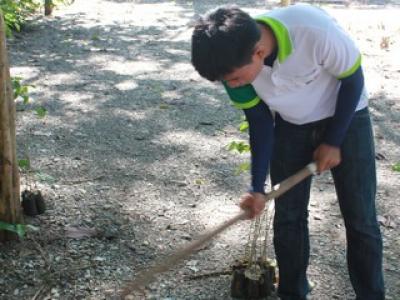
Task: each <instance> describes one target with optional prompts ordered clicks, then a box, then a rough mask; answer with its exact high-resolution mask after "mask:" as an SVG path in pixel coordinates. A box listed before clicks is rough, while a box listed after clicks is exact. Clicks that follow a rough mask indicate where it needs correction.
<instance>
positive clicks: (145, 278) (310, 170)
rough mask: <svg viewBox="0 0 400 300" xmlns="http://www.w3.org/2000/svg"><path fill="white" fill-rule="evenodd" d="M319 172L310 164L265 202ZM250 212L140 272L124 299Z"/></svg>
mask: <svg viewBox="0 0 400 300" xmlns="http://www.w3.org/2000/svg"><path fill="white" fill-rule="evenodd" d="M316 170H317V167H316V165H315V163H310V164H309V165H307V166H306V167H305V168H303V169H301V170H300V171H299V172H297V173H296V174H294V175H292V176H290V177H288V178H287V179H285V180H284V181H282V182H281V183H280V184H279V185H278V186H275V189H274V190H272V191H271V192H270V193H268V194H266V195H265V201H269V200H271V199H274V198H277V197H279V196H281V195H282V194H283V193H285V192H286V191H288V190H289V189H291V188H292V187H294V186H295V185H296V184H298V183H299V182H301V181H302V180H303V179H305V178H307V177H308V176H310V175H312V174H314V173H315V172H316ZM248 216H249V213H248V211H241V212H240V213H238V214H237V215H236V216H234V217H232V218H231V219H229V220H227V221H225V222H224V223H222V224H220V225H218V226H217V227H215V228H214V229H213V230H211V231H210V232H208V233H204V234H202V235H201V236H200V237H199V238H198V239H197V240H195V241H193V242H191V243H189V244H188V245H187V246H185V247H183V248H181V249H179V250H177V251H175V253H173V254H171V255H170V256H168V257H166V258H164V259H162V260H161V261H160V262H158V263H156V264H155V265H154V266H153V267H151V268H150V269H148V270H145V271H142V272H140V273H139V274H138V275H137V276H136V278H135V279H134V280H133V281H131V282H129V283H128V284H127V285H126V287H125V288H124V289H123V291H122V294H121V296H122V299H129V297H128V296H129V295H130V294H131V293H132V292H134V291H140V290H142V289H143V288H144V287H145V286H146V285H148V284H149V283H151V282H152V281H154V280H155V278H156V275H157V274H160V273H163V272H165V271H168V270H169V269H171V268H172V267H174V266H175V265H176V264H177V263H178V262H179V261H181V260H184V259H185V258H187V257H188V256H190V255H191V254H193V253H194V252H196V251H197V250H198V249H199V248H200V247H201V246H203V244H205V243H206V242H208V241H210V240H211V239H212V238H214V237H215V236H216V235H218V234H220V233H221V232H223V231H224V230H225V229H227V228H228V227H230V226H232V225H234V224H236V223H237V222H238V221H240V220H244V219H248Z"/></svg>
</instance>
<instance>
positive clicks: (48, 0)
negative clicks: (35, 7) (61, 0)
mask: <svg viewBox="0 0 400 300" xmlns="http://www.w3.org/2000/svg"><path fill="white" fill-rule="evenodd" d="M53 8H54V4H53V1H52V0H45V1H44V15H45V16H50V15H51V13H52V12H53Z"/></svg>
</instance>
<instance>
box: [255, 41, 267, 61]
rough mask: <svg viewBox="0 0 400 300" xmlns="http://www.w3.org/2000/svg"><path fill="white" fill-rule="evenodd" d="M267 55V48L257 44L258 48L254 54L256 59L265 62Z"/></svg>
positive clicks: (256, 47)
mask: <svg viewBox="0 0 400 300" xmlns="http://www.w3.org/2000/svg"><path fill="white" fill-rule="evenodd" d="M265 54H266V49H265V47H264V46H263V45H261V44H260V43H258V44H256V46H255V48H254V54H253V55H256V57H257V58H258V59H262V60H264V58H265Z"/></svg>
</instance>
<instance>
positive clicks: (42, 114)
mask: <svg viewBox="0 0 400 300" xmlns="http://www.w3.org/2000/svg"><path fill="white" fill-rule="evenodd" d="M35 111H36V114H37V115H38V117H39V118H44V117H45V116H46V114H47V109H45V108H44V107H43V106H41V107H38V108H36V109H35Z"/></svg>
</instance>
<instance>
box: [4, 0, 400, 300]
mask: <svg viewBox="0 0 400 300" xmlns="http://www.w3.org/2000/svg"><path fill="white" fill-rule="evenodd" d="M217 2H218V4H223V3H237V4H238V5H240V6H241V7H243V8H244V9H246V10H247V11H248V12H250V13H257V12H262V11H263V10H265V9H270V8H271V7H272V6H274V5H276V3H267V4H266V3H265V1H217ZM215 3H216V1H123V0H114V1H111V0H110V1H106V0H91V1H83V0H76V1H75V3H74V4H73V5H71V6H68V7H63V8H61V9H59V10H56V11H55V14H54V16H53V17H50V18H43V17H39V16H38V17H36V18H34V20H33V21H32V22H31V23H30V24H29V25H28V26H27V27H26V28H25V30H24V32H22V33H20V34H17V35H16V36H15V38H14V39H12V40H10V41H9V49H10V51H9V53H10V60H11V65H12V70H11V71H12V74H13V75H14V76H22V77H23V78H24V83H26V84H31V85H34V87H32V88H31V98H32V101H31V103H30V104H28V105H25V106H24V105H22V104H20V103H18V115H17V117H18V120H17V139H18V153H19V157H24V155H25V153H28V154H29V156H30V158H31V162H32V168H33V173H32V174H30V175H29V174H24V175H23V176H22V183H23V188H29V186H31V188H34V187H35V186H36V188H37V189H39V190H40V191H41V192H42V193H43V195H44V196H45V199H46V203H47V207H48V209H47V211H46V213H45V214H43V215H41V216H38V217H35V218H29V217H27V218H26V222H27V223H29V224H33V225H36V226H37V227H38V228H39V231H38V232H30V233H29V234H28V236H27V238H26V239H25V240H23V241H15V242H10V243H7V244H4V245H2V249H1V252H0V268H1V270H2V273H3V274H2V276H1V277H0V299H7V300H8V299H112V298H113V297H115V295H117V293H118V290H119V289H120V288H121V287H122V286H123V285H124V283H125V282H127V281H129V280H130V279H132V278H133V277H134V276H135V274H137V272H138V271H139V270H141V269H143V268H145V267H146V266H149V265H151V264H152V262H153V261H154V260H155V259H161V258H162V257H164V256H165V255H166V254H168V253H171V252H172V251H173V250H174V249H176V247H177V246H179V245H184V244H185V243H187V242H188V241H190V240H192V239H193V238H196V236H197V235H198V234H199V233H201V232H203V231H204V230H205V229H209V228H212V227H213V226H215V225H217V224H219V223H220V222H222V221H224V220H226V219H228V218H229V217H231V216H233V215H234V214H235V213H236V212H237V211H238V208H237V205H236V204H237V200H238V197H239V196H240V194H241V192H242V191H243V190H245V189H246V186H247V182H248V180H249V178H248V174H240V175H235V169H236V168H237V166H238V164H239V163H240V162H242V161H246V159H247V157H246V155H244V156H239V155H235V154H232V153H230V152H228V151H227V149H226V145H227V144H228V143H229V142H231V141H233V140H239V139H244V140H245V139H246V136H245V135H243V134H241V133H240V132H239V131H238V129H237V127H238V124H239V122H240V118H241V113H240V112H239V111H236V110H234V109H233V108H232V107H231V106H230V104H229V101H228V99H227V96H226V95H225V93H224V91H223V90H222V89H221V88H220V87H219V86H217V85H214V84H211V83H208V82H206V81H204V80H203V79H201V78H200V77H199V76H198V75H197V74H196V73H195V72H194V70H193V68H192V67H191V65H190V34H191V26H192V24H193V20H194V18H195V17H196V16H197V15H199V14H201V13H203V12H205V11H206V10H207V9H209V8H212V7H214V6H215ZM327 9H328V10H329V11H330V12H331V13H332V14H333V15H335V17H337V18H338V19H339V21H340V22H342V23H343V24H345V27H346V28H347V29H348V30H349V31H350V32H351V33H352V35H353V36H354V37H355V38H356V40H357V42H358V44H359V46H360V48H361V49H362V52H363V56H364V66H365V73H366V79H367V86H368V89H369V92H370V99H371V102H370V103H371V112H372V116H373V120H374V129H375V136H376V146H377V167H378V179H379V187H378V194H377V207H378V214H379V220H380V222H381V224H382V226H381V230H382V232H383V236H384V269H385V280H386V286H387V299H393V300H394V299H399V297H400V268H399V264H398V261H399V260H400V238H399V236H398V234H396V233H395V232H398V228H399V226H400V206H399V202H398V199H399V196H400V194H399V190H400V173H399V172H395V171H393V170H392V166H393V165H394V164H395V163H397V162H400V150H399V149H400V148H399V145H400V134H399V132H400V131H399V129H400V125H399V124H400V123H399V121H400V83H399V77H400V61H399V56H398V53H399V50H400V49H399V48H400V42H399V40H400V39H399V37H400V24H399V22H398V16H399V15H400V14H399V13H400V10H399V8H398V6H395V5H391V6H388V5H385V6H384V5H378V6H371V5H366V4H363V5H359V6H357V5H350V6H349V7H343V6H340V5H336V6H334V5H331V6H329V7H327ZM372 16H373V17H372ZM39 106H43V107H45V108H46V109H47V112H48V114H47V116H46V117H45V118H43V119H40V118H38V117H37V116H36V115H35V113H34V109H35V108H37V107H39ZM28 175H29V176H28ZM249 226H250V223H249V222H242V223H240V224H238V225H237V226H235V227H233V228H232V229H230V230H229V231H227V232H226V233H224V234H222V235H221V236H220V237H218V238H217V239H215V240H214V241H213V242H212V243H211V244H209V245H208V246H207V247H205V248H203V249H201V251H199V252H198V253H196V254H195V255H193V256H191V257H190V259H189V260H187V261H186V262H182V263H181V264H179V265H177V266H176V268H174V269H173V270H171V271H170V272H167V273H165V274H164V275H163V276H160V278H159V280H158V281H157V282H155V283H154V284H152V285H150V286H149V288H148V289H147V291H146V294H145V296H142V297H141V298H142V299H164V300H167V299H230V296H229V294H230V288H229V285H230V281H231V278H230V275H220V276H209V277H207V278H203V279H191V277H190V276H193V275H199V274H207V273H210V272H215V271H224V270H226V269H228V268H229V266H231V265H232V263H233V261H234V260H235V259H238V258H240V257H242V256H243V254H244V246H245V244H246V241H247V236H248V233H249ZM310 230H311V248H312V252H311V262H310V268H309V276H310V279H311V280H313V281H315V282H316V284H317V285H316V287H315V289H314V290H313V291H312V294H311V296H310V299H318V300H322V299H352V298H354V294H353V291H352V288H351V285H350V283H349V278H348V274H347V269H346V259H345V234H344V227H343V222H342V219H341V217H340V212H339V209H338V204H337V201H336V197H335V193H334V187H333V185H332V179H331V177H330V175H329V174H323V175H321V176H319V177H318V178H316V179H315V182H314V185H313V188H312V198H311V203H310ZM269 253H270V255H272V253H273V250H272V249H271V247H269Z"/></svg>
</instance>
